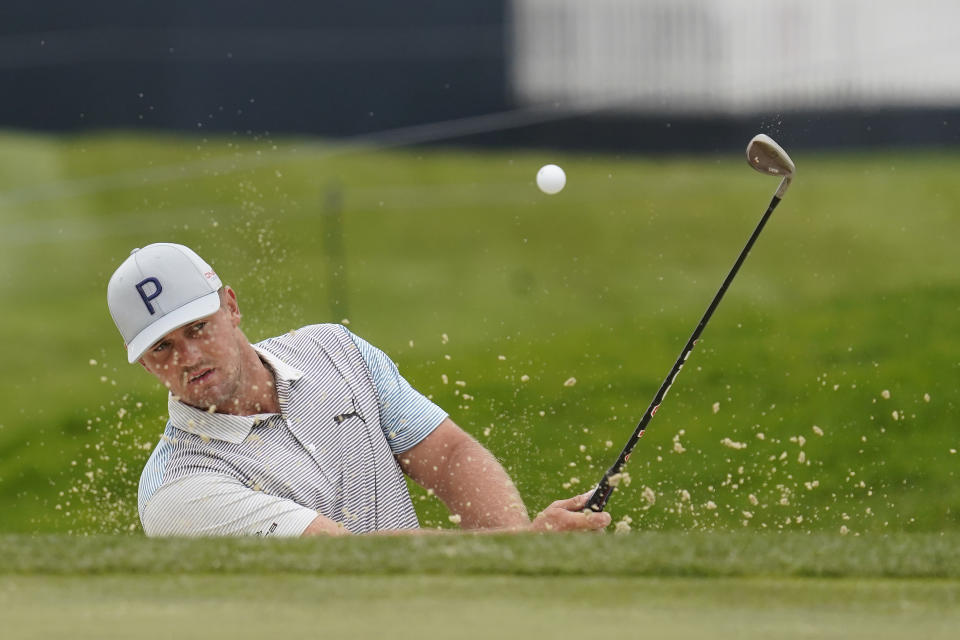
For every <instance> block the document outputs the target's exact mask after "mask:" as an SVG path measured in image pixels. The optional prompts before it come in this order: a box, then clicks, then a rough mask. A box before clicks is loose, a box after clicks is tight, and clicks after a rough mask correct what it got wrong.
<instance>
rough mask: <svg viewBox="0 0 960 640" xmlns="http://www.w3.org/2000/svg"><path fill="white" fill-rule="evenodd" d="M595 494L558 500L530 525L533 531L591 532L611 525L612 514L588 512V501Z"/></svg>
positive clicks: (589, 493)
mask: <svg viewBox="0 0 960 640" xmlns="http://www.w3.org/2000/svg"><path fill="white" fill-rule="evenodd" d="M592 493H593V492H592V491H589V492H587V493H585V494H583V495H581V496H576V497H574V498H567V499H566V500H557V501H556V502H554V503H553V504H551V505H550V506H549V507H547V508H546V509H544V510H543V511H541V512H540V514H539V515H538V516H537V517H536V518H534V519H533V522H532V523H531V524H530V529H531V531H540V532H545V531H590V530H597V529H604V528H606V527H608V526H609V525H610V519H611V518H610V514H609V513H606V512H604V511H600V512H596V511H587V512H583V511H582V510H583V508H584V507H586V506H587V501H588V500H589V499H590V496H591V494H592Z"/></svg>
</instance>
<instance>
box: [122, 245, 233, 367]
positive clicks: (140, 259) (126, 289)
mask: <svg viewBox="0 0 960 640" xmlns="http://www.w3.org/2000/svg"><path fill="white" fill-rule="evenodd" d="M221 286H223V285H222V284H221V283H220V278H219V277H217V274H216V273H214V271H213V268H211V267H210V265H209V264H207V263H206V262H204V260H203V258H201V257H200V256H198V255H197V254H196V253H194V252H193V250H191V249H189V248H188V247H185V246H183V245H182V244H171V243H169V242H159V243H156V244H151V245H148V246H146V247H144V248H143V249H134V250H133V251H132V252H130V257H129V258H127V259H126V260H124V262H123V264H121V265H120V267H119V268H118V269H117V270H116V271H114V273H113V276H112V277H111V278H110V284H108V285H107V306H109V307H110V315H111V316H113V321H114V323H116V325H117V329H119V330H120V334H121V335H122V336H123V343H124V345H125V346H126V347H127V361H128V362H136V361H137V360H139V359H140V356H142V355H143V352H144V351H146V350H147V349H149V348H150V346H151V345H153V343H155V342H156V341H157V340H159V339H160V338H162V337H163V336H165V335H167V334H168V333H170V332H171V331H173V330H174V329H179V328H180V327H182V326H183V325H185V324H189V323H191V322H193V321H194V320H199V319H200V318H205V317H207V316H209V315H213V314H214V313H216V312H217V309H219V308H220V296H219V295H218V293H217V291H218V290H219V289H220V287H221Z"/></svg>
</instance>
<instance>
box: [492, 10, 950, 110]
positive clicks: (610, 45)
mask: <svg viewBox="0 0 960 640" xmlns="http://www.w3.org/2000/svg"><path fill="white" fill-rule="evenodd" d="M512 29H513V31H512V38H511V43H510V47H511V64H512V69H511V81H512V90H513V95H514V97H515V98H516V99H517V101H518V102H519V103H520V104H522V105H531V104H536V105H542V104H545V103H551V102H554V103H558V105H559V106H560V107H561V108H564V107H571V108H575V107H578V106H586V107H601V106H602V107H607V108H614V109H618V110H622V111H626V112H650V113H663V112H684V113H704V114H710V113H728V114H743V113H752V112H760V111H770V110H775V111H790V110H798V109H838V108H848V107H864V106H867V107H881V108H882V107H904V106H907V107H909V106H958V105H960V0H911V1H910V2H898V1H897V2H895V1H892V0H874V1H870V0H514V1H513V24H512Z"/></svg>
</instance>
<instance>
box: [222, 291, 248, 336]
mask: <svg viewBox="0 0 960 640" xmlns="http://www.w3.org/2000/svg"><path fill="white" fill-rule="evenodd" d="M220 300H221V304H222V306H223V307H224V308H225V309H226V310H227V312H228V313H229V314H230V319H231V320H232V321H233V325H234V326H239V325H240V318H242V317H243V314H242V313H240V303H239V302H238V301H237V292H236V291H234V290H233V289H232V288H230V287H229V286H226V285H224V287H223V293H222V294H221V296H220Z"/></svg>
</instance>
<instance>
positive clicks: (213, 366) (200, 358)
mask: <svg viewBox="0 0 960 640" xmlns="http://www.w3.org/2000/svg"><path fill="white" fill-rule="evenodd" d="M220 299H221V304H220V309H219V310H218V311H217V312H216V313H214V314H213V315H211V316H207V317H206V318H201V319H200V320H196V321H194V322H191V323H190V324H188V325H186V326H183V327H180V328H179V329H176V330H174V331H171V332H170V333H168V334H167V335H165V336H164V337H163V338H161V339H160V340H159V341H157V342H156V343H155V344H154V345H153V346H152V347H150V348H149V349H147V351H146V352H144V354H143V356H142V357H141V358H140V364H142V365H143V367H144V368H145V369H146V370H147V371H149V372H150V373H152V374H153V375H154V376H156V378H157V379H158V380H160V382H162V383H163V385H164V386H165V387H167V389H169V390H170V392H171V393H172V394H173V395H175V396H177V397H179V398H180V401H181V402H184V403H186V404H189V405H191V406H194V407H197V408H200V409H209V408H210V407H211V406H213V407H221V409H223V408H226V407H227V406H228V402H232V401H233V400H234V399H235V398H236V397H237V392H238V390H239V386H240V378H241V373H242V371H241V369H242V353H243V352H242V347H243V346H244V345H245V344H246V337H245V336H244V335H243V332H242V331H240V328H239V327H240V310H239V308H238V307H237V304H236V296H235V294H234V293H233V291H232V290H231V289H229V288H226V289H225V290H224V292H223V293H222V294H221V296H220Z"/></svg>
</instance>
